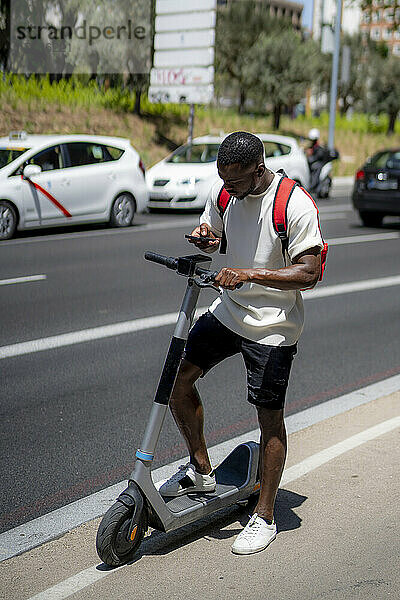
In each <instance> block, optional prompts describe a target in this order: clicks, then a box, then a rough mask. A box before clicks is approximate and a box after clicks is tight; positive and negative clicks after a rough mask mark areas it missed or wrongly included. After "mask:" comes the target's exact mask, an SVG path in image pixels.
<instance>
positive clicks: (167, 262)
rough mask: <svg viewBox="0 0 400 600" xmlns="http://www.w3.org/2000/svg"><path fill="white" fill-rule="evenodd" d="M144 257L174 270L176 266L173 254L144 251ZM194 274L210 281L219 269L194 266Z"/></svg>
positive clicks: (238, 286) (176, 262)
mask: <svg viewBox="0 0 400 600" xmlns="http://www.w3.org/2000/svg"><path fill="white" fill-rule="evenodd" d="M144 257H145V259H146V260H150V261H151V262H155V263H158V264H159V265H164V266H165V267H168V269H173V270H174V271H176V270H177V268H178V259H177V258H174V257H173V256H163V255H162V254H157V253H156V252H145V253H144ZM195 273H196V275H203V276H205V277H208V278H209V280H210V281H212V282H213V281H214V280H215V278H216V276H217V275H218V273H219V271H210V270H209V269H203V267H196V268H195ZM242 285H243V283H239V284H238V285H237V286H236V288H237V289H239V288H241V287H242Z"/></svg>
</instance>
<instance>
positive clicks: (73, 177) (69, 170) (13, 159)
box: [0, 132, 148, 240]
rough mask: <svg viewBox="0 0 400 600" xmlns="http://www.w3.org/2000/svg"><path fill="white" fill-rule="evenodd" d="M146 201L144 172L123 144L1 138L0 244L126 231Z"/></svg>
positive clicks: (96, 139) (78, 138)
mask: <svg viewBox="0 0 400 600" xmlns="http://www.w3.org/2000/svg"><path fill="white" fill-rule="evenodd" d="M147 200H148V191H147V186H146V181H145V170H144V166H143V163H142V161H141V160H140V157H139V154H138V153H137V152H136V150H135V149H134V148H133V147H132V146H131V144H130V141H129V140H127V139H123V138H117V137H103V136H91V135H28V134H26V133H25V132H12V133H11V134H10V135H9V137H8V138H6V137H3V138H0V240H5V239H9V238H11V237H12V236H13V235H14V233H15V231H16V230H23V229H33V228H37V227H50V226H51V227H52V226H56V225H69V224H71V225H72V224H78V223H79V224H80V223H94V222H110V223H111V225H113V226H115V227H127V226H129V225H131V223H132V219H133V216H134V214H135V212H143V211H144V210H146V207H147Z"/></svg>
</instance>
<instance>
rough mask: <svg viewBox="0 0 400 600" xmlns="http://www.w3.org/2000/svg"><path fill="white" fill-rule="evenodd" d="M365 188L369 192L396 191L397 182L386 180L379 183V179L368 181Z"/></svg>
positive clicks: (395, 180)
mask: <svg viewBox="0 0 400 600" xmlns="http://www.w3.org/2000/svg"><path fill="white" fill-rule="evenodd" d="M367 187H368V189H369V190H381V191H386V190H397V189H398V182H397V179H386V180H383V181H380V180H379V179H370V180H369V181H368V184H367Z"/></svg>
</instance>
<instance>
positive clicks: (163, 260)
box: [144, 252, 178, 271]
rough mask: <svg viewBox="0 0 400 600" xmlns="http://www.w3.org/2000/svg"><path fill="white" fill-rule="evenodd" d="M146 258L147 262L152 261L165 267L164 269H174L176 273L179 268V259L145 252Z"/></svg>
mask: <svg viewBox="0 0 400 600" xmlns="http://www.w3.org/2000/svg"><path fill="white" fill-rule="evenodd" d="M144 257H145V259H146V260H151V261H152V262H155V263H158V264H159V265H164V267H168V269H173V270H174V271H176V269H177V268H178V259H177V258H174V257H173V256H163V255H162V254H157V253H156V252H145V253H144Z"/></svg>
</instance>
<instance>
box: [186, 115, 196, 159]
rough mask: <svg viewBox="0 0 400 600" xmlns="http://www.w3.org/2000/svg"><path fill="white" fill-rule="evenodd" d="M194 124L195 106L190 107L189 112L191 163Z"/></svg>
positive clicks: (188, 154) (189, 152) (189, 156)
mask: <svg viewBox="0 0 400 600" xmlns="http://www.w3.org/2000/svg"><path fill="white" fill-rule="evenodd" d="M193 123H194V104H191V105H190V111H189V135H188V140H187V143H188V146H189V147H188V151H187V160H188V161H189V160H190V159H191V157H192V144H193Z"/></svg>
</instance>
